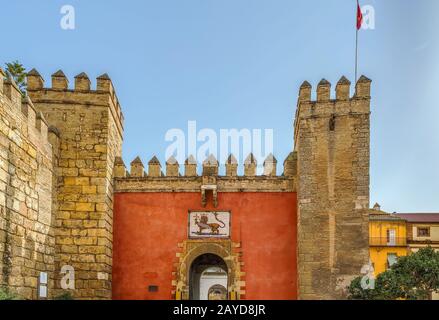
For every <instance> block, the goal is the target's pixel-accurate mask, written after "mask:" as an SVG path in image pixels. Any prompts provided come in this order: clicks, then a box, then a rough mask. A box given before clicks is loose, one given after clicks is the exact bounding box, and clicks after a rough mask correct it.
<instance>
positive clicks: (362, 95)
mask: <svg viewBox="0 0 439 320" xmlns="http://www.w3.org/2000/svg"><path fill="white" fill-rule="evenodd" d="M371 82H372V81H371V80H370V79H368V78H367V77H365V76H361V77H360V79H359V80H358V81H357V83H356V84H355V91H354V95H353V96H351V95H350V92H351V82H350V81H349V80H348V79H347V78H346V77H344V76H342V77H341V78H340V80H339V81H338V82H337V85H336V87H335V92H334V93H333V94H332V93H331V83H330V82H329V81H327V80H326V79H322V80H321V81H320V82H319V83H318V85H317V88H316V99H315V100H312V98H311V97H312V86H311V84H310V83H309V82H308V81H305V82H303V84H302V85H301V86H300V89H299V97H298V101H297V109H296V118H295V122H294V136H295V142H296V140H297V130H298V120H299V119H306V118H312V117H328V118H329V117H334V118H335V117H339V116H346V115H350V114H368V113H369V112H370V105H369V101H370V88H371Z"/></svg>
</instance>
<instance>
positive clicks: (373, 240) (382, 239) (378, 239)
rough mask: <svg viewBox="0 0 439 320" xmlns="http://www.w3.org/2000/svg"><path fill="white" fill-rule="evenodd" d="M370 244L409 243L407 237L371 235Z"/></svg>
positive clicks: (389, 245) (391, 244) (391, 245)
mask: <svg viewBox="0 0 439 320" xmlns="http://www.w3.org/2000/svg"><path fill="white" fill-rule="evenodd" d="M369 245H370V246H379V247H400V246H406V245H407V239H406V238H387V237H369Z"/></svg>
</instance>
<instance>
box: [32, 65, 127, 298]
mask: <svg viewBox="0 0 439 320" xmlns="http://www.w3.org/2000/svg"><path fill="white" fill-rule="evenodd" d="M27 90H28V94H29V96H30V97H31V99H32V101H33V102H34V104H35V106H36V107H37V108H38V110H41V112H42V113H43V115H44V117H45V118H46V120H47V122H48V124H49V128H51V129H52V130H55V131H56V132H57V133H58V136H59V150H55V151H54V154H55V155H57V157H55V159H54V161H55V181H56V186H55V187H56V192H55V193H56V206H54V207H55V212H56V213H55V215H56V218H55V226H54V229H55V274H56V276H55V290H56V289H59V290H60V292H61V290H62V289H63V288H62V283H64V286H65V285H66V284H67V285H72V281H70V282H69V281H66V279H67V278H68V279H70V280H72V278H71V276H72V271H73V270H74V280H75V281H74V290H73V291H72V292H74V296H75V297H76V298H79V299H110V298H111V280H112V279H111V272H112V241H113V237H112V236H113V168H114V162H115V159H116V157H120V156H121V153H122V150H121V149H122V135H123V115H122V112H121V108H120V105H119V102H118V99H117V97H116V94H115V91H114V88H113V85H112V82H111V80H110V78H109V77H108V75H106V74H104V75H102V76H100V77H99V78H98V79H97V87H96V90H92V89H91V87H90V80H89V78H88V77H87V75H86V74H85V73H81V74H79V75H77V76H76V77H75V86H74V89H69V86H68V80H67V78H66V76H65V75H64V73H63V72H62V71H58V72H56V73H55V74H53V75H52V87H51V88H45V87H44V81H43V79H42V78H41V76H40V74H39V73H38V72H37V71H36V70H32V71H31V72H29V74H28V88H27ZM63 279H64V280H63ZM70 289H71V287H70Z"/></svg>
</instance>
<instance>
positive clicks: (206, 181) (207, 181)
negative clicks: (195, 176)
mask: <svg viewBox="0 0 439 320" xmlns="http://www.w3.org/2000/svg"><path fill="white" fill-rule="evenodd" d="M202 179H203V180H202V184H201V205H202V206H203V208H205V207H206V206H207V193H208V192H209V191H212V201H213V206H214V207H215V208H216V207H218V186H217V178H216V177H215V176H203V178H202Z"/></svg>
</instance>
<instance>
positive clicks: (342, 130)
mask: <svg viewBox="0 0 439 320" xmlns="http://www.w3.org/2000/svg"><path fill="white" fill-rule="evenodd" d="M0 73H1V75H0V81H1V83H0V114H1V119H0V131H1V136H0V146H1V150H0V219H1V220H0V258H1V260H0V267H1V269H0V270H1V271H0V286H7V287H10V288H11V289H13V290H15V291H17V292H18V293H19V294H20V295H21V296H23V297H24V298H28V299H36V298H38V294H37V287H38V277H39V275H40V273H41V272H47V273H48V277H49V281H48V289H49V290H48V291H49V298H50V297H53V296H56V295H57V294H59V293H61V292H63V290H62V288H61V287H60V283H61V278H62V277H63V274H62V273H61V271H62V268H63V267H64V266H71V267H73V268H74V270H75V289H74V290H73V291H72V292H73V294H74V296H75V297H76V298H80V299H111V297H112V287H111V284H112V255H113V195H114V193H115V192H119V193H123V192H194V191H196V192H200V194H201V201H206V194H207V193H209V194H210V193H212V196H213V200H214V201H215V198H216V195H217V194H218V192H297V194H298V208H297V215H298V217H297V218H298V225H297V228H298V229H297V230H298V244H297V246H298V248H297V249H298V270H299V275H298V280H299V289H298V291H299V297H300V298H303V299H331V298H337V297H341V295H340V294H341V293H340V292H341V291H342V290H340V288H341V286H343V285H345V284H346V283H347V281H348V280H349V279H351V278H352V277H353V276H355V275H358V273H359V272H360V269H361V266H362V265H363V264H364V263H366V262H367V249H368V243H367V234H368V233H367V209H368V207H369V134H370V133H369V132H370V125H369V113H370V80H369V79H367V78H365V77H362V78H360V80H359V81H358V83H357V84H356V90H355V95H354V96H353V97H350V94H349V93H350V83H349V81H348V80H347V79H346V78H344V77H343V78H342V79H341V80H340V81H339V83H338V84H337V88H336V92H337V96H336V98H335V99H331V97H330V84H329V83H328V82H327V81H322V82H320V83H319V85H318V87H317V100H316V101H311V86H310V85H309V83H307V82H305V83H304V84H303V85H302V87H301V88H300V93H299V100H298V107H297V112H296V120H295V135H294V140H295V148H294V151H293V152H291V153H290V154H289V156H288V157H287V159H286V160H285V161H284V170H283V174H282V175H281V176H277V175H276V166H277V160H276V159H275V158H274V157H273V156H272V155H270V156H269V157H268V158H267V159H266V161H265V163H264V173H263V175H260V176H258V175H256V162H255V159H254V157H253V156H251V155H250V156H249V157H248V158H247V160H246V161H245V163H244V175H243V176H238V175H237V166H238V164H237V163H236V160H235V159H234V157H233V156H230V157H229V159H228V161H227V163H226V175H225V176H218V162H217V160H216V159H214V158H213V157H209V158H208V159H207V160H206V161H205V162H204V163H203V171H202V172H201V173H197V164H196V162H195V161H194V159H193V157H189V158H188V159H187V161H186V162H185V164H184V173H183V174H182V173H181V170H180V164H178V163H177V162H176V161H175V159H173V158H171V159H168V161H167V163H166V165H165V168H163V169H162V167H161V164H160V163H159V161H158V160H157V158H155V157H154V158H153V159H151V161H149V163H148V173H145V168H144V165H143V163H142V161H141V160H140V159H139V158H137V159H135V160H134V161H133V162H132V163H131V168H130V172H128V171H127V170H126V167H125V165H124V163H123V161H122V158H121V155H122V140H123V115H122V112H121V107H120V104H119V102H118V99H117V96H116V93H115V90H114V88H113V85H112V82H111V79H110V78H109V77H108V75H106V74H104V75H102V76H100V77H98V78H97V85H96V88H95V89H92V88H91V82H90V80H89V78H88V77H87V75H86V74H85V73H81V74H79V75H77V76H76V77H75V80H74V88H73V89H71V88H70V87H69V81H68V79H67V77H66V76H65V75H64V73H63V72H62V71H58V72H56V73H55V74H53V75H52V85H51V87H50V88H48V87H45V86H44V80H43V78H42V77H41V76H40V74H39V73H38V72H37V71H36V70H35V69H34V70H32V71H30V72H29V73H28V79H27V84H28V88H27V93H28V97H26V98H22V95H21V92H20V91H19V90H18V88H17V86H16V85H15V84H14V83H13V81H11V80H5V81H4V80H3V79H4V73H3V71H0ZM163 171H164V172H163ZM198 174H199V175H198ZM294 227H296V226H294Z"/></svg>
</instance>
